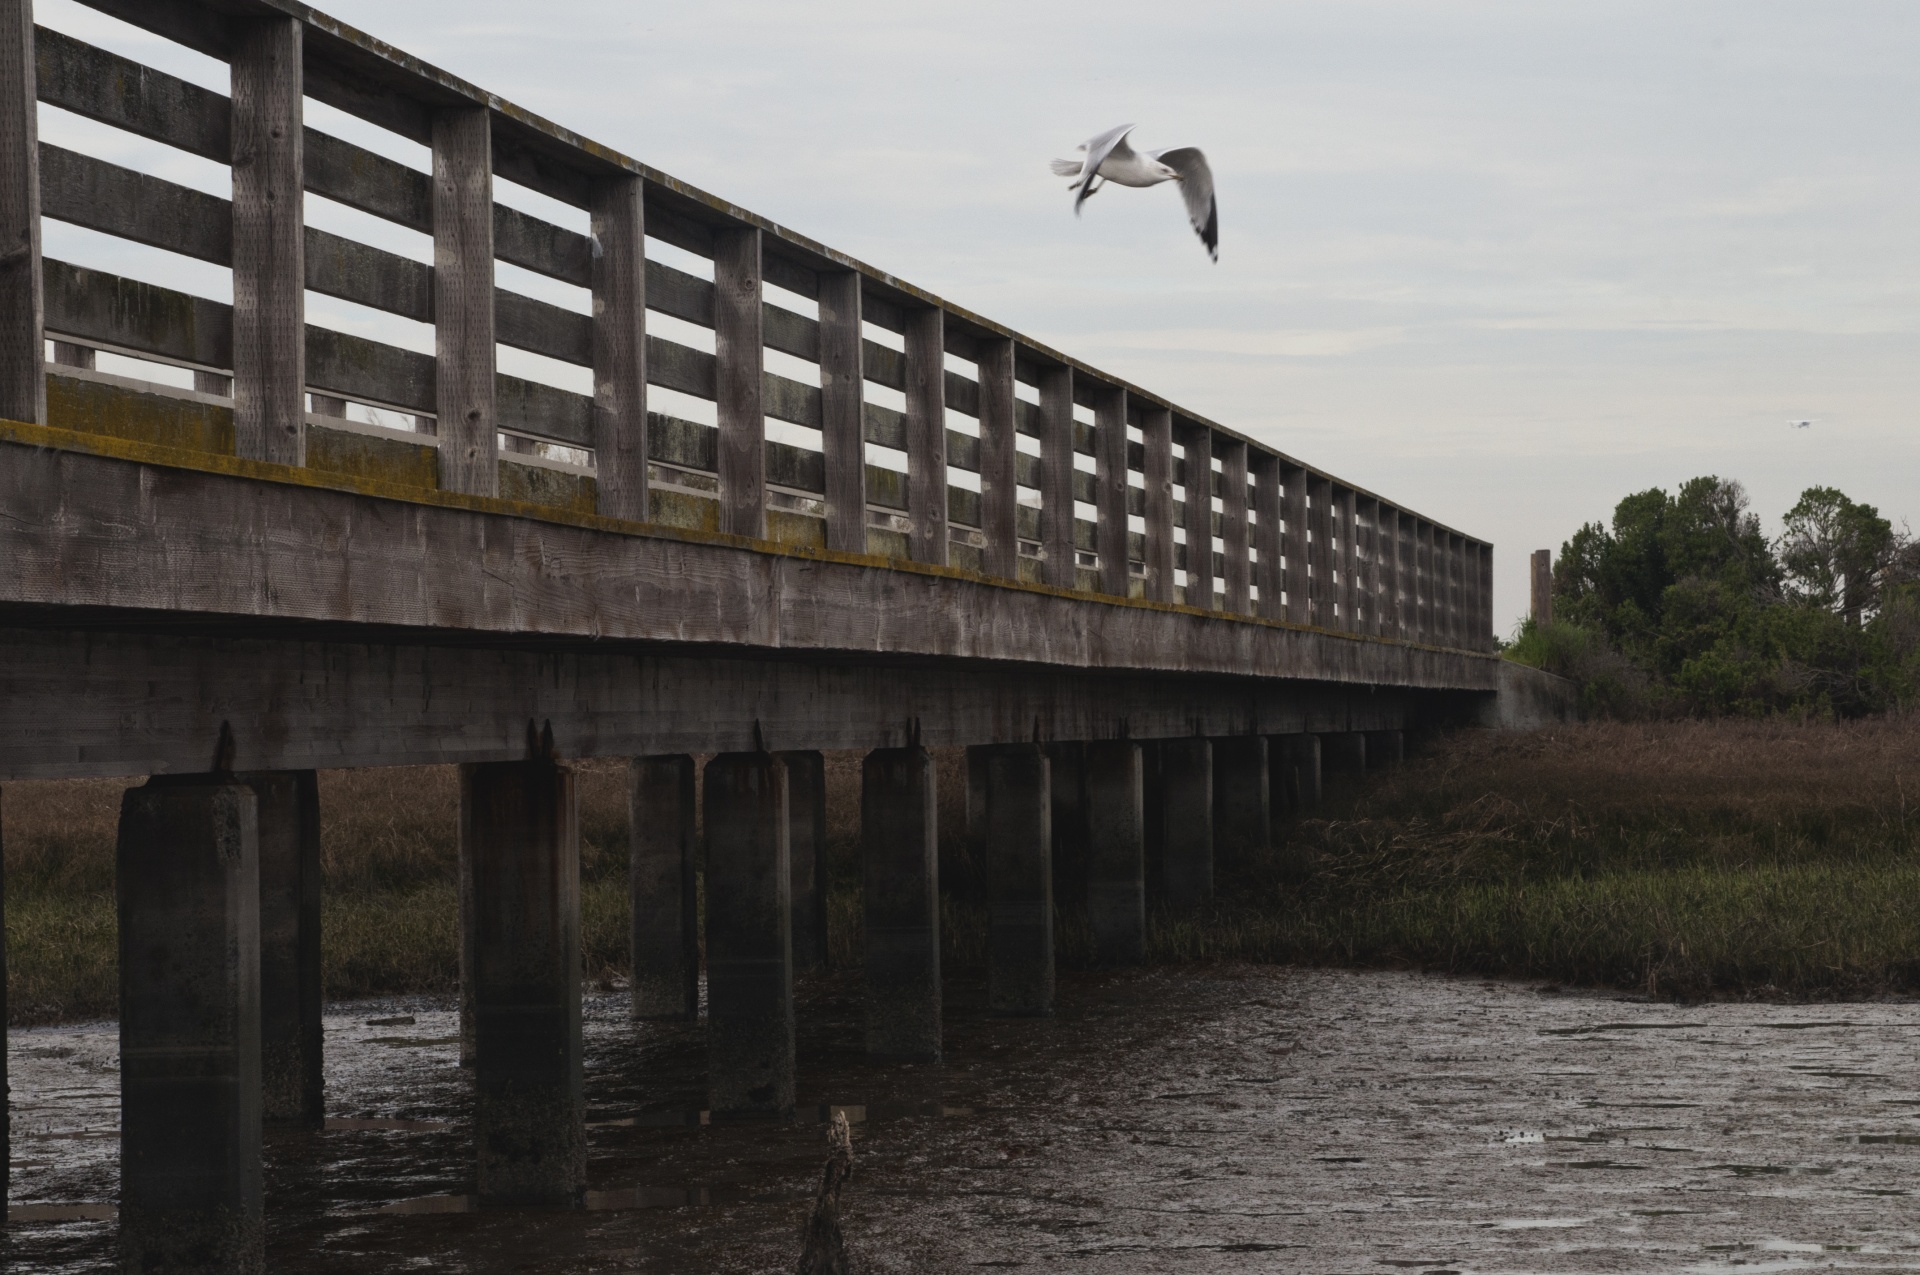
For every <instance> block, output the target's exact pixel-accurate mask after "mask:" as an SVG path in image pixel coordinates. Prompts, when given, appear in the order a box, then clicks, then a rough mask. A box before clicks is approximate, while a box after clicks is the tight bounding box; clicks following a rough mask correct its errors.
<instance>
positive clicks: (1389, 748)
mask: <svg viewBox="0 0 1920 1275" xmlns="http://www.w3.org/2000/svg"><path fill="white" fill-rule="evenodd" d="M1366 737H1367V769H1368V770H1391V769H1393V768H1394V767H1395V766H1398V765H1399V764H1400V763H1401V762H1403V761H1405V760H1406V759H1407V737H1406V736H1405V735H1404V734H1402V733H1401V732H1399V731H1397V730H1370V731H1368V732H1366Z"/></svg>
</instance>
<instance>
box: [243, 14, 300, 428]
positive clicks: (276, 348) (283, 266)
mask: <svg viewBox="0 0 1920 1275" xmlns="http://www.w3.org/2000/svg"><path fill="white" fill-rule="evenodd" d="M304 32H305V26H304V25H303V24H302V23H301V21H300V20H299V19H298V18H291V17H286V18H257V19H248V20H244V21H236V22H235V23H234V24H233V34H234V47H233V54H232V57H233V62H232V72H233V97H232V112H233V114H232V127H231V129H230V132H231V135H232V140H233V156H232V170H233V440H234V450H235V451H236V452H237V453H238V454H239V455H241V456H243V457H246V458H248V459H250V460H265V461H272V462H274V463H275V464H280V465H304V464H305V463H306V459H307V399H306V387H307V369H306V329H307V290H306V289H307V269H306V260H305V252H304V250H305V247H306V232H305V209H304V201H303V190H304V187H305V176H306V164H305V161H304V159H303V158H302V153H301V130H302V127H303V125H302V122H301V114H302V108H301V97H302V93H301V87H302V79H301V70H300V68H301V62H302V56H301V50H302V47H303V38H302V37H303V34H304Z"/></svg>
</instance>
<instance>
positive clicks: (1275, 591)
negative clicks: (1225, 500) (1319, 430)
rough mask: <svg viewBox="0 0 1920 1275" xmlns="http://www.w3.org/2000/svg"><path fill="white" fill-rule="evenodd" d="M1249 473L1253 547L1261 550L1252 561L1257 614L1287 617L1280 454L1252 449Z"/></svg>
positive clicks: (1279, 617)
mask: <svg viewBox="0 0 1920 1275" xmlns="http://www.w3.org/2000/svg"><path fill="white" fill-rule="evenodd" d="M1247 467H1248V476H1249V477H1250V478H1251V479H1252V480H1253V515H1254V518H1255V519H1256V520H1257V521H1256V522H1255V523H1254V528H1253V547H1254V549H1255V550H1257V551H1258V552H1259V554H1260V561H1259V562H1258V563H1257V564H1255V565H1256V567H1257V573H1256V576H1255V580H1254V582H1255V583H1256V584H1258V585H1259V586H1260V614H1261V615H1263V616H1265V617H1266V618H1267V619H1269V620H1284V619H1286V618H1287V608H1286V603H1285V600H1284V595H1285V593H1286V589H1287V573H1286V566H1285V561H1284V559H1285V556H1286V547H1285V545H1284V543H1283V541H1284V537H1283V536H1282V534H1281V533H1282V524H1283V523H1284V521H1285V519H1286V515H1285V513H1283V512H1282V510H1281V507H1280V506H1281V496H1280V458H1279V457H1278V456H1275V455H1274V454H1273V453H1272V452H1270V451H1267V450H1265V449H1264V448H1259V449H1255V450H1253V451H1252V452H1250V453H1249V455H1248V458H1247Z"/></svg>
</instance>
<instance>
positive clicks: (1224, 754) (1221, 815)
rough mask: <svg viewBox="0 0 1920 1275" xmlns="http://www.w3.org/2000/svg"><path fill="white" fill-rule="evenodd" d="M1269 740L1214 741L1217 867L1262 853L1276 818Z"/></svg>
mask: <svg viewBox="0 0 1920 1275" xmlns="http://www.w3.org/2000/svg"><path fill="white" fill-rule="evenodd" d="M1267 782H1268V779H1267V741H1266V739H1265V737H1264V736H1260V735H1223V736H1221V737H1219V738H1217V739H1215V740H1213V844H1214V852H1215V856H1216V859H1215V865H1216V867H1217V866H1218V865H1219V864H1221V863H1226V864H1237V863H1243V862H1245V861H1246V860H1247V859H1248V858H1249V857H1251V856H1254V855H1258V854H1262V853H1264V852H1265V851H1266V849H1267V847H1268V846H1269V845H1270V844H1271V840H1270V839H1271V837H1272V835H1273V828H1272V823H1273V818H1272V811H1271V808H1270V806H1269V800H1270V797H1269V792H1268V787H1267Z"/></svg>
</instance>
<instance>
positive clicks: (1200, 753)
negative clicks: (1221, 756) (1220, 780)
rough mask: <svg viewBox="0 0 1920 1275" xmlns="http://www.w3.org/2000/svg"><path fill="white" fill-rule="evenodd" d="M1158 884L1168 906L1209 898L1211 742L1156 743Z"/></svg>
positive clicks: (1198, 902)
mask: <svg viewBox="0 0 1920 1275" xmlns="http://www.w3.org/2000/svg"><path fill="white" fill-rule="evenodd" d="M1159 805H1160V817H1161V825H1160V826H1161V830H1162V831H1161V845H1162V847H1163V850H1162V855H1161V880H1162V882H1163V883H1164V887H1165V891H1166V898H1167V906H1168V907H1172V908H1191V907H1198V906H1199V905H1201V904H1203V903H1205V902H1207V901H1208V900H1209V899H1211V898H1212V897H1213V744H1212V743H1211V742H1210V741H1208V740H1206V739H1202V738H1200V737H1198V736H1196V737H1193V738H1190V739H1163V740H1161V741H1160V802H1159Z"/></svg>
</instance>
